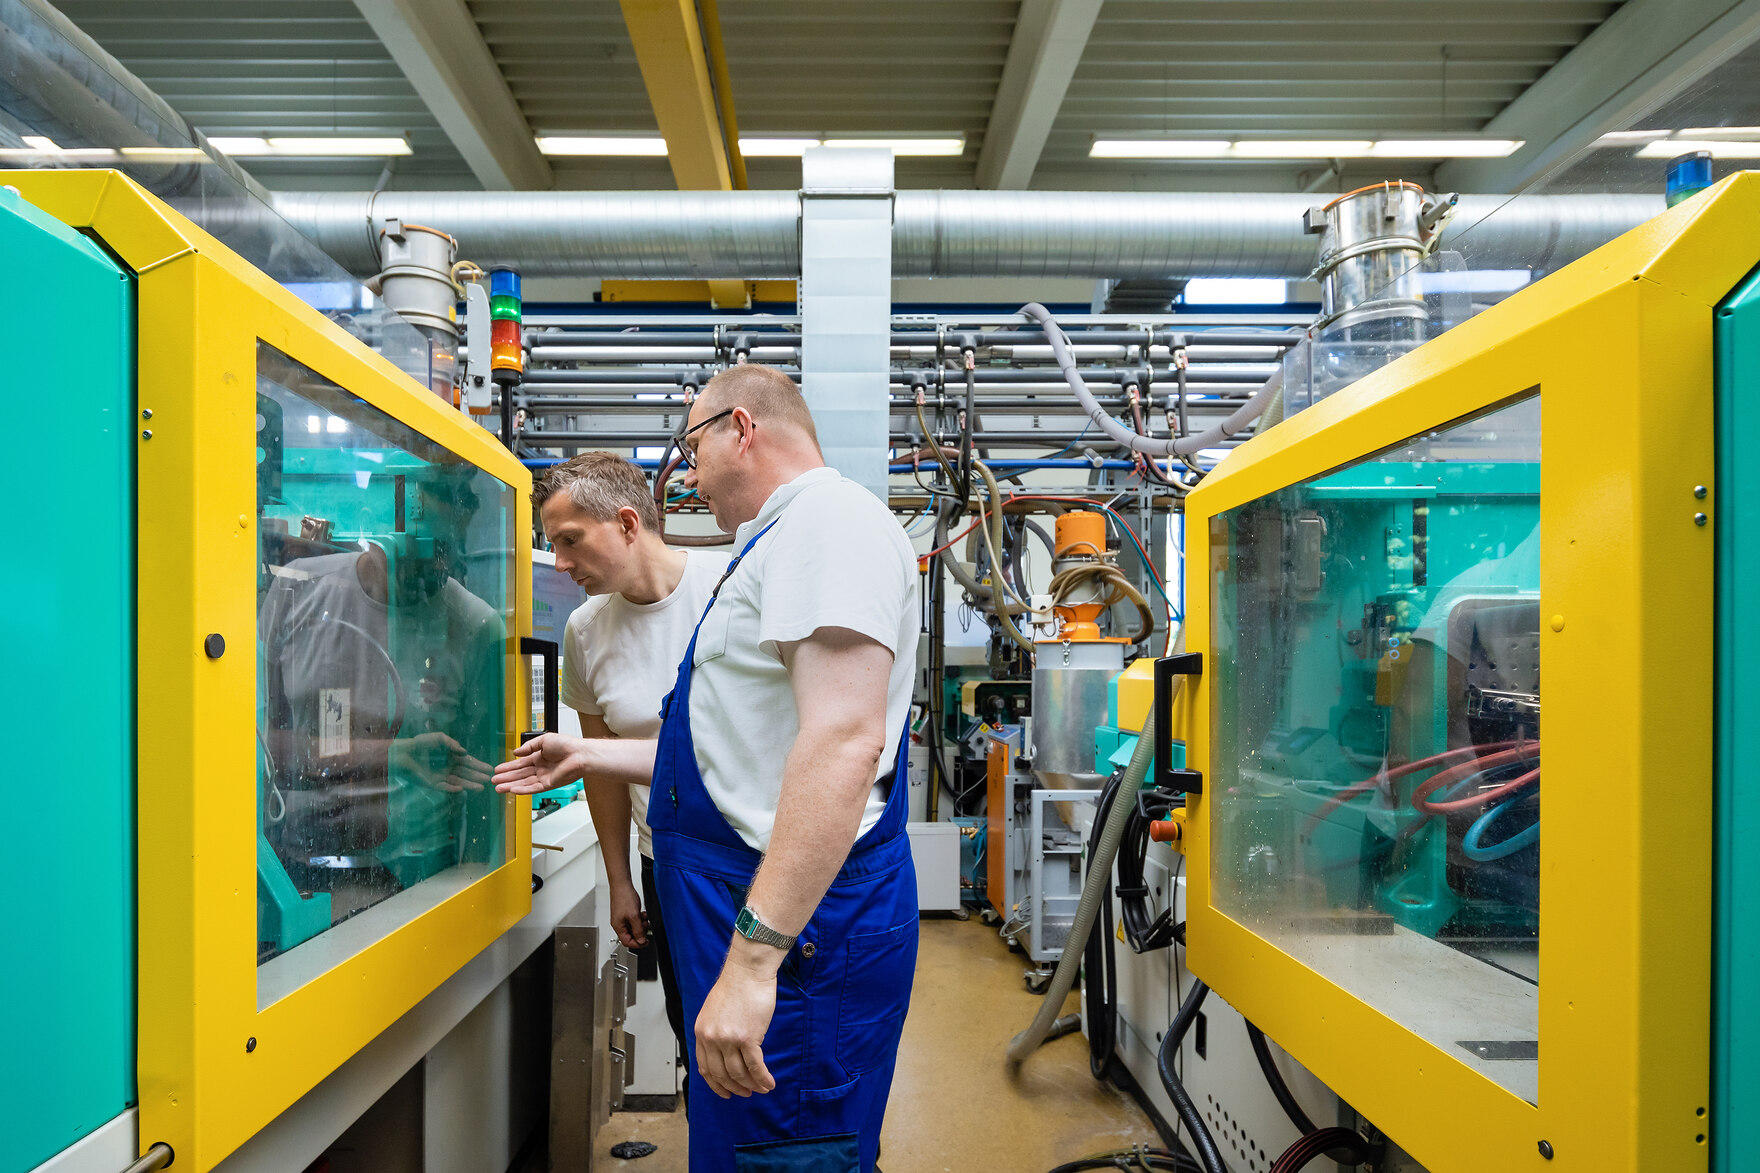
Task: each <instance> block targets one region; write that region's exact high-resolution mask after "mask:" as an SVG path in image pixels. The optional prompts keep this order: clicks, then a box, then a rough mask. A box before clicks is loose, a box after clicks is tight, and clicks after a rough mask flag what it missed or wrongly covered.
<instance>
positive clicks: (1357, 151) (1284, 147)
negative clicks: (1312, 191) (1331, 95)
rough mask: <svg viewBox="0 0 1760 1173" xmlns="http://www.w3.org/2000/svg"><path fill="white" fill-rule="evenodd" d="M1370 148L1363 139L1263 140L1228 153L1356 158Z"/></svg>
mask: <svg viewBox="0 0 1760 1173" xmlns="http://www.w3.org/2000/svg"><path fill="white" fill-rule="evenodd" d="M1374 145H1375V144H1374V143H1372V142H1369V141H1367V140H1365V139H1317V140H1302V141H1296V140H1291V139H1263V140H1255V141H1252V142H1237V143H1236V144H1235V145H1234V151H1233V152H1232V153H1233V154H1235V155H1238V156H1240V157H1241V158H1243V159H1356V158H1361V157H1362V156H1364V155H1367V154H1368V153H1369V149H1370V148H1371V147H1373V146H1374Z"/></svg>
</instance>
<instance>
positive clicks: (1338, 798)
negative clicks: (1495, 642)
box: [1302, 740, 1540, 835]
mask: <svg viewBox="0 0 1760 1173" xmlns="http://www.w3.org/2000/svg"><path fill="white" fill-rule="evenodd" d="M1524 745H1531V746H1533V747H1535V749H1536V750H1538V748H1539V745H1540V743H1539V742H1537V741H1532V742H1528V741H1519V740H1518V741H1494V742H1489V743H1487V744H1485V745H1469V746H1465V747H1463V748H1461V749H1451V750H1447V751H1446V752H1443V753H1439V754H1431V755H1430V756H1429V757H1427V758H1419V759H1417V760H1416V761H1412V762H1407V763H1406V764H1405V765H1403V766H1395V767H1394V768H1393V769H1391V770H1386V771H1383V772H1382V773H1379V774H1376V775H1374V776H1373V777H1370V778H1365V779H1363V780H1362V781H1361V782H1358V783H1356V784H1355V785H1353V786H1347V787H1346V788H1345V789H1343V790H1341V791H1339V792H1338V793H1337V794H1335V795H1333V796H1332V797H1331V798H1330V799H1328V800H1327V801H1326V803H1325V805H1323V806H1321V808H1320V809H1319V810H1317V811H1315V812H1314V813H1313V814H1312V815H1310V816H1308V821H1307V823H1306V824H1305V825H1304V826H1303V827H1302V834H1304V835H1306V834H1308V833H1309V832H1310V831H1312V830H1313V829H1314V828H1315V827H1316V826H1317V825H1318V824H1319V822H1320V820H1321V819H1323V818H1325V817H1326V816H1327V815H1329V814H1331V813H1332V812H1333V811H1335V810H1337V809H1338V808H1339V807H1341V806H1343V805H1344V804H1345V803H1347V802H1349V801H1350V800H1351V799H1353V798H1355V797H1356V796H1357V795H1359V794H1362V793H1364V792H1365V791H1369V790H1373V789H1374V788H1375V787H1376V786H1378V785H1379V784H1380V783H1381V782H1382V781H1383V780H1386V781H1388V782H1392V781H1394V780H1395V779H1398V778H1404V777H1406V776H1408V775H1410V774H1416V773H1419V772H1421V771H1423V770H1431V769H1435V768H1436V767H1437V766H1441V765H1445V764H1447V763H1450V762H1458V761H1461V760H1462V759H1469V760H1468V761H1467V765H1468V766H1470V767H1471V768H1470V769H1468V770H1467V771H1466V772H1465V773H1463V774H1461V775H1459V778H1464V777H1466V776H1467V775H1468V774H1476V773H1478V772H1479V771H1480V770H1481V769H1484V768H1485V767H1486V765H1488V764H1489V763H1488V761H1484V760H1481V759H1480V755H1481V754H1491V753H1494V752H1496V751H1498V750H1508V749H1515V748H1519V747H1521V746H1524ZM1437 777H1441V775H1437ZM1459 778H1457V779H1456V780H1457V781H1458V780H1459ZM1433 780H1434V779H1433ZM1425 785H1429V783H1425Z"/></svg>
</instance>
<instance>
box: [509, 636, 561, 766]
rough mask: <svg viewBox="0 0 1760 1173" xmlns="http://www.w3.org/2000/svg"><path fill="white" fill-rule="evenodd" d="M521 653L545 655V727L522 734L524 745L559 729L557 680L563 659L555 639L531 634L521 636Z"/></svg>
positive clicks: (522, 743)
mask: <svg viewBox="0 0 1760 1173" xmlns="http://www.w3.org/2000/svg"><path fill="white" fill-rule="evenodd" d="M519 654H520V655H522V656H542V657H544V727H543V728H542V729H531V730H527V731H526V732H524V733H522V734H520V735H519V740H520V744H521V745H524V744H525V743H526V742H528V741H530V740H531V739H532V738H534V737H536V736H538V734H540V733H556V732H558V731H559V730H558V726H559V725H560V714H561V709H560V707H559V705H558V702H557V699H556V681H557V673H558V670H559V666H560V664H561V660H562V649H561V648H559V647H557V646H556V643H555V642H554V641H553V640H547V639H533V638H532V637H531V636H529V635H522V636H520V638H519Z"/></svg>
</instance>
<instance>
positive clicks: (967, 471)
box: [958, 351, 1001, 508]
mask: <svg viewBox="0 0 1760 1173" xmlns="http://www.w3.org/2000/svg"><path fill="white" fill-rule="evenodd" d="M962 357H963V358H964V359H965V368H966V409H965V412H964V418H963V419H962V420H961V421H960V422H961V427H960V430H959V486H958V487H959V499H960V500H961V501H970V500H971V499H972V429H973V428H974V427H975V426H976V424H977V419H978V403H977V396H978V388H977V381H978V375H977V372H976V370H974V369H973V365H972V353H971V352H970V351H966V352H965V353H964V354H963V355H962ZM997 508H1001V506H1000V504H999V505H998V506H997Z"/></svg>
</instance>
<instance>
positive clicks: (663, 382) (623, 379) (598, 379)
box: [520, 369, 798, 387]
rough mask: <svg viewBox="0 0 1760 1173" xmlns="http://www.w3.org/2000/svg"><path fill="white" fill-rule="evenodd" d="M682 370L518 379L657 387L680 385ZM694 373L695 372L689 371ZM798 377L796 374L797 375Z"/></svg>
mask: <svg viewBox="0 0 1760 1173" xmlns="http://www.w3.org/2000/svg"><path fill="white" fill-rule="evenodd" d="M685 373H686V372H684V371H566V370H564V371H552V370H545V369H532V370H528V371H527V372H526V373H525V376H524V377H523V378H522V379H521V380H520V381H521V383H522V385H529V384H532V383H644V384H651V385H653V386H659V387H680V386H682V385H683V380H682V378H681V376H683V375H684V374H685ZM691 373H695V372H691ZM797 377H798V376H797Z"/></svg>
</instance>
